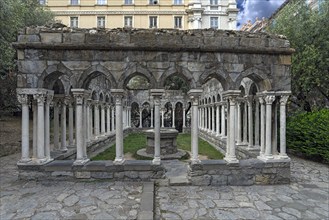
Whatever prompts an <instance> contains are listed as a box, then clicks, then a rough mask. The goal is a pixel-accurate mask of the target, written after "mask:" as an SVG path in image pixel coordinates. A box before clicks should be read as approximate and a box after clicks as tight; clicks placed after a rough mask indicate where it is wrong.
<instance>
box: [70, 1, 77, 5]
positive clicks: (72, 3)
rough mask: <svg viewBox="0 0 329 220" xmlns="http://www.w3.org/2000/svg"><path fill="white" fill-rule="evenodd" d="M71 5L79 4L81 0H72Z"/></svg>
mask: <svg viewBox="0 0 329 220" xmlns="http://www.w3.org/2000/svg"><path fill="white" fill-rule="evenodd" d="M70 2H71V5H79V0H70Z"/></svg>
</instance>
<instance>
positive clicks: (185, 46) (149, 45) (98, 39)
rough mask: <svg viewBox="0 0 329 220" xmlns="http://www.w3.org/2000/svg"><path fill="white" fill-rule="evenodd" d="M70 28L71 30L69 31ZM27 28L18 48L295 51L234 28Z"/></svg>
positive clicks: (281, 40) (274, 38)
mask: <svg viewBox="0 0 329 220" xmlns="http://www.w3.org/2000/svg"><path fill="white" fill-rule="evenodd" d="M66 29H68V30H66ZM66 29H63V28H58V29H50V28H45V27H36V28H25V29H24V30H22V32H21V33H20V35H19V36H18V41H17V42H16V43H13V46H14V47H15V48H16V49H25V48H31V49H50V50H52V49H54V50H120V51H141V50H142V51H170V52H182V51H200V52H228V53H253V54H255V53H258V54H292V53H294V49H292V48H290V43H289V41H288V40H287V39H286V38H285V37H282V36H276V35H269V34H265V33H249V32H241V31H231V30H212V29H203V30H188V31H184V30H173V29H156V30H149V29H105V30H99V29H97V30H95V29H70V28H66Z"/></svg>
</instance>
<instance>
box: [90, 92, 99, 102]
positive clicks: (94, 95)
mask: <svg viewBox="0 0 329 220" xmlns="http://www.w3.org/2000/svg"><path fill="white" fill-rule="evenodd" d="M91 99H92V100H98V99H99V96H98V94H97V92H96V91H92V92H91Z"/></svg>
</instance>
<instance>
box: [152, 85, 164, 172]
mask: <svg viewBox="0 0 329 220" xmlns="http://www.w3.org/2000/svg"><path fill="white" fill-rule="evenodd" d="M163 93H164V89H151V95H152V96H153V101H154V116H155V117H154V159H153V161H152V162H153V164H157V165H159V164H160V163H161V155H160V104H161V102H160V99H161V97H162V94H163Z"/></svg>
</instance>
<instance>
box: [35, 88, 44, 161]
mask: <svg viewBox="0 0 329 220" xmlns="http://www.w3.org/2000/svg"><path fill="white" fill-rule="evenodd" d="M33 98H34V99H35V100H36V101H37V106H38V112H37V115H38V122H37V134H38V135H37V158H36V162H37V163H44V162H46V158H45V122H44V117H45V113H44V103H45V94H43V93H37V94H33Z"/></svg>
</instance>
